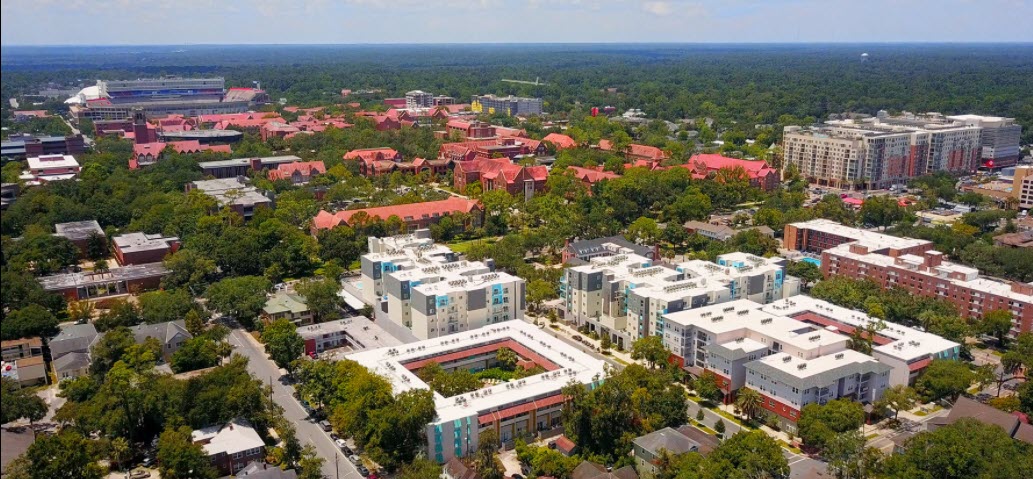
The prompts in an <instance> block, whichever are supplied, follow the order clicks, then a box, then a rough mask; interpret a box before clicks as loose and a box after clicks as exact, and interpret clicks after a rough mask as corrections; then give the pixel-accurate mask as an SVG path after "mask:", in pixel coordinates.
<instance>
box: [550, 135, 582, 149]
mask: <svg viewBox="0 0 1033 479" xmlns="http://www.w3.org/2000/svg"><path fill="white" fill-rule="evenodd" d="M542 141H547V142H549V143H552V144H553V145H555V146H556V148H558V149H560V150H562V149H566V148H576V147H577V142H576V141H574V139H573V138H571V137H569V136H567V135H561V134H559V133H549V134H548V135H545V138H542Z"/></svg>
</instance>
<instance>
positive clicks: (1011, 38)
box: [0, 0, 1033, 46]
mask: <svg viewBox="0 0 1033 479" xmlns="http://www.w3.org/2000/svg"><path fill="white" fill-rule="evenodd" d="M0 9H2V12H0V13H2V15H0V26H2V29H0V40H2V43H3V45H5V46H6V45H45V44H92V45H110V44H198V43H213V44H255V43H294V44H307V43H491V42H499V43H513V42H1033V27H1031V26H1030V19H1031V18H1033V0H724V1H719V0H666V1H665V0H3V2H2V3H0Z"/></svg>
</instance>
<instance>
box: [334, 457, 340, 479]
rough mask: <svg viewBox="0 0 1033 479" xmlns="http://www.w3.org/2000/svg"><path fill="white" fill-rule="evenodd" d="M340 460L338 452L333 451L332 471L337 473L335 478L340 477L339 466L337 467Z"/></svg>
mask: <svg viewBox="0 0 1033 479" xmlns="http://www.w3.org/2000/svg"><path fill="white" fill-rule="evenodd" d="M340 460H341V454H340V453H339V452H338V453H335V454H334V472H336V473H337V479H341V468H340V467H338V464H337V462H338V461H340Z"/></svg>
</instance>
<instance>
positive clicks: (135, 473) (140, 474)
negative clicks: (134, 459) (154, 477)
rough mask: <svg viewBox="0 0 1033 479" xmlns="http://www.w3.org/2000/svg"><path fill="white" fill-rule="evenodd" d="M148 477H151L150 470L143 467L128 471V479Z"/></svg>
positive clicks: (144, 478)
mask: <svg viewBox="0 0 1033 479" xmlns="http://www.w3.org/2000/svg"><path fill="white" fill-rule="evenodd" d="M148 477H151V472H150V471H145V470H143V469H137V470H135V471H133V472H130V473H129V479H146V478H148Z"/></svg>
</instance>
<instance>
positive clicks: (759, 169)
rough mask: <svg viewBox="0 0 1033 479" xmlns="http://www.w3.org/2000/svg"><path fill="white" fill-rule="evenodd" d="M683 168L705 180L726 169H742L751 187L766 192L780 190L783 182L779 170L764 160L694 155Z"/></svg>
mask: <svg viewBox="0 0 1033 479" xmlns="http://www.w3.org/2000/svg"><path fill="white" fill-rule="evenodd" d="M683 166H684V167H685V168H688V169H690V170H692V172H693V173H694V176H696V177H698V178H705V177H707V176H709V175H710V174H712V173H716V172H717V171H718V170H722V169H726V168H732V169H736V168H742V169H743V171H745V172H746V176H747V177H749V179H750V186H755V187H757V188H761V189H763V190H764V191H771V190H774V189H775V188H778V183H779V181H781V175H779V173H778V170H776V169H774V168H772V167H771V166H770V165H768V164H767V163H766V162H764V161H762V160H741V159H738V158H728V157H726V156H721V155H712V154H710V155H694V156H693V157H692V158H690V159H689V162H688V164H686V165H683Z"/></svg>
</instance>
